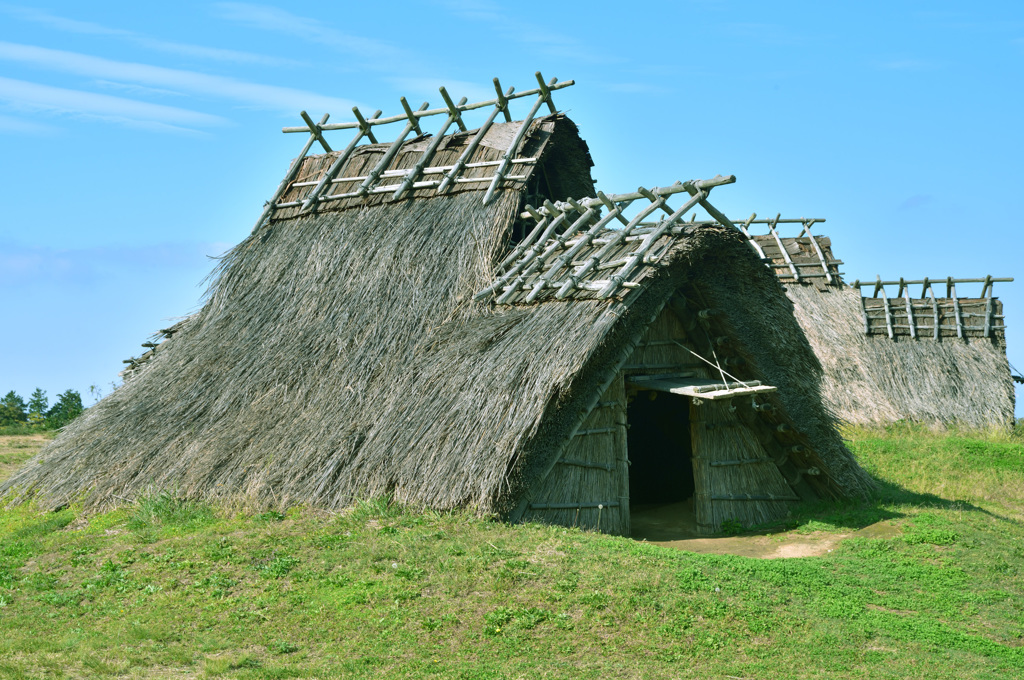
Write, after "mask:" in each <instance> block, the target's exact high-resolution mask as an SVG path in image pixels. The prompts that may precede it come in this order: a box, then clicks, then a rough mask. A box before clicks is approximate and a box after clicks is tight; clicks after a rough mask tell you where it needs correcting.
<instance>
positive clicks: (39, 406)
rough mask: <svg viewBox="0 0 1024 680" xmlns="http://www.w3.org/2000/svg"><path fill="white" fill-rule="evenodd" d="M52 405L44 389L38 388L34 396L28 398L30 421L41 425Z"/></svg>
mask: <svg viewBox="0 0 1024 680" xmlns="http://www.w3.org/2000/svg"><path fill="white" fill-rule="evenodd" d="M49 406H50V402H49V400H48V399H47V398H46V392H45V391H44V390H41V389H39V388H38V387H37V388H36V390H35V392H33V393H32V396H31V397H29V398H28V422H30V423H32V424H33V425H41V424H42V422H43V421H44V420H46V409H48V408H49Z"/></svg>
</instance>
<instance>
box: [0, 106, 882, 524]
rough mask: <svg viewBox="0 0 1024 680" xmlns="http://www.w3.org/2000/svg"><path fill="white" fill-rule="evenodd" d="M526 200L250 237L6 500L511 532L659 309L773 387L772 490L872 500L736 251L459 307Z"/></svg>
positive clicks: (697, 242)
mask: <svg viewBox="0 0 1024 680" xmlns="http://www.w3.org/2000/svg"><path fill="white" fill-rule="evenodd" d="M557 120H561V119H557ZM548 122H549V123H550V122H551V121H548ZM560 124H561V125H571V123H569V122H568V121H564V122H562V123H560ZM570 132H571V133H572V134H571V135H570V137H571V136H572V135H574V134H575V128H574V127H572V128H571V129H570ZM576 139H577V140H578V138H576ZM556 146H557V145H556ZM553 148H555V147H553ZM561 148H562V150H563V152H562V153H563V155H565V156H567V158H564V159H563V160H562V161H559V162H558V163H552V164H549V165H547V166H543V164H541V165H542V167H544V175H545V181H546V187H547V191H549V192H551V191H555V189H553V187H559V186H561V187H566V186H588V185H589V175H587V176H581V169H586V168H587V167H588V162H589V158H587V157H586V149H585V145H583V144H582V142H580V143H579V144H575V146H574V145H573V144H566V145H563V146H561ZM552 153H553V152H552ZM402 162H407V161H402ZM567 168H568V170H566V169H567ZM559 171H563V174H562V175H559ZM527 184H528V183H527V182H523V183H522V184H516V185H513V186H512V187H511V188H507V189H504V190H502V191H501V192H499V194H498V197H497V200H495V201H493V202H492V203H490V204H489V205H487V206H483V205H481V200H480V198H481V192H480V191H462V192H457V193H453V194H449V195H445V196H433V197H426V196H422V195H419V196H415V197H414V198H412V199H407V200H401V201H397V202H380V201H370V202H367V203H366V204H362V205H346V206H341V207H337V208H332V210H331V211H329V212H326V211H322V212H320V213H319V214H309V215H304V216H296V217H289V218H287V219H281V220H278V221H275V222H273V223H271V224H269V225H268V226H265V227H263V228H261V229H259V230H257V231H256V232H255V233H254V234H253V235H252V236H250V237H249V238H247V239H246V240H245V241H243V242H242V243H241V244H239V245H238V246H236V247H235V248H234V249H233V250H232V251H231V252H230V253H229V254H228V255H227V256H226V257H225V258H224V260H223V261H222V262H221V263H220V265H219V267H218V269H217V271H216V272H215V280H214V283H213V284H212V286H211V290H210V293H209V297H208V299H207V301H206V303H205V305H204V306H203V308H202V309H201V310H200V311H199V312H198V313H196V314H195V315H194V316H192V317H190V318H189V319H188V320H187V321H186V322H184V323H183V324H181V325H180V326H179V327H178V328H177V329H176V332H175V333H174V334H173V337H172V338H170V339H168V340H167V341H166V342H165V343H164V344H162V345H161V346H160V347H159V348H158V351H156V352H154V353H153V354H152V356H151V358H150V359H149V360H148V361H147V362H146V363H145V364H144V365H143V367H142V368H141V369H140V370H138V371H137V372H136V375H135V376H134V377H133V378H131V379H130V380H128V381H127V382H126V383H125V385H124V386H123V387H122V388H120V389H118V390H117V391H115V392H114V393H113V394H111V395H109V396H108V397H107V398H106V399H104V400H103V401H101V402H100V403H99V404H97V405H96V406H94V407H93V408H91V409H89V410H88V411H87V412H86V414H85V415H84V416H83V417H81V418H80V419H79V420H77V421H75V422H74V423H73V424H72V425H71V426H69V427H68V428H67V429H66V430H65V431H63V432H62V433H61V434H60V436H59V437H58V438H57V439H56V440H55V441H54V442H53V443H52V444H51V445H49V446H48V447H47V448H46V449H45V450H44V451H43V452H42V453H41V454H40V455H39V456H38V457H37V458H35V459H33V460H32V461H30V462H29V463H28V464H27V465H26V467H25V468H23V469H22V470H21V471H20V472H18V473H17V474H16V475H15V476H14V477H12V478H11V479H10V480H9V481H8V482H7V483H5V484H4V485H3V486H2V487H0V493H2V494H4V495H6V497H8V498H17V499H25V498H30V497H37V498H40V499H42V500H44V501H45V502H46V503H49V504H51V505H60V504H63V503H68V502H73V501H75V500H82V501H83V502H84V504H85V505H86V506H87V507H100V506H104V505H108V504H111V503H113V502H115V501H116V500H117V499H124V498H132V497H134V496H137V495H138V494H140V493H142V492H144V491H145V490H146V489H149V488H154V487H155V488H172V489H175V490H176V491H177V492H178V493H180V494H182V495H184V496H188V497H197V498H199V497H201V498H212V499H231V498H239V497H241V498H244V499H246V501H247V502H249V503H250V504H253V505H257V506H278V507H280V506H285V505H289V504H294V503H309V504H313V505H317V506H320V507H325V508H332V509H337V508H342V507H344V506H346V505H348V504H349V503H350V502H351V501H352V500H353V499H355V498H358V497H365V496H367V495H374V494H390V495H392V496H393V497H394V498H396V499H397V500H400V501H403V502H407V503H411V504H416V505H423V506H430V507H433V508H437V509H447V508H454V507H460V506H470V507H474V508H476V509H477V510H478V511H480V512H485V513H497V514H499V515H501V516H513V517H518V516H522V514H521V513H519V514H517V513H518V510H517V508H519V507H520V506H522V504H523V503H524V502H525V501H524V499H526V498H527V497H528V495H529V494H530V493H534V492H536V491H537V490H538V489H541V488H542V487H543V485H544V483H546V482H545V480H546V479H554V478H552V477H546V473H547V471H548V470H549V469H550V468H551V465H552V464H553V462H554V461H555V460H556V459H557V458H558V456H560V455H561V454H562V453H563V451H565V450H566V449H567V448H569V449H570V450H572V449H571V446H570V445H571V444H572V441H571V439H570V438H571V436H572V435H573V433H574V432H576V431H577V430H578V429H579V428H580V425H581V424H582V423H583V422H584V421H586V420H587V419H588V418H590V419H591V422H596V423H598V424H601V423H603V422H605V421H607V420H609V418H608V417H607V416H601V415H595V414H594V412H593V411H594V409H595V408H598V409H600V408H601V405H600V399H601V397H602V395H605V396H606V398H616V395H617V394H619V393H618V392H617V391H616V390H618V389H619V388H618V387H617V386H616V385H617V384H616V383H615V380H616V379H617V378H618V379H619V380H621V379H622V367H623V366H624V365H625V363H626V362H627V361H628V360H629V359H630V357H631V356H632V355H633V348H634V347H635V346H636V344H637V343H638V342H639V341H640V340H641V338H642V337H644V335H645V333H647V332H648V329H649V328H650V326H651V323H652V321H653V320H656V319H657V318H658V317H659V315H660V314H662V313H664V310H665V309H666V308H667V306H673V305H675V306H676V307H677V308H679V309H682V310H683V311H680V312H679V315H680V318H688V315H690V316H692V315H691V314H690V313H689V312H686V310H685V307H686V304H687V302H688V301H697V302H696V303H695V304H697V305H698V306H699V308H707V307H711V308H714V309H717V310H720V311H721V312H722V313H721V314H720V316H719V317H716V319H715V321H714V324H713V325H708V327H707V328H706V329H705V330H704V331H702V332H703V333H704V334H705V336H707V337H705V338H704V339H703V340H700V341H697V340H695V341H694V343H696V344H694V345H693V346H694V347H696V348H698V349H700V342H710V337H711V336H717V335H721V334H725V335H727V336H728V337H729V338H731V339H732V341H733V346H732V348H731V349H730V352H731V353H732V355H734V356H735V357H736V358H738V359H742V360H743V361H744V362H745V364H744V366H745V367H746V368H745V369H744V370H745V371H746V372H745V373H744V375H742V376H741V377H743V378H744V379H752V378H755V377H756V378H759V379H762V380H764V381H766V382H769V383H771V384H772V385H776V386H778V393H777V395H775V396H773V397H772V402H773V403H774V404H776V406H777V408H776V409H775V411H774V413H775V416H773V417H774V418H775V420H774V421H771V420H768V421H764V422H762V421H757V422H754V421H753V420H752V421H751V422H750V423H748V425H749V426H750V427H751V430H752V431H753V432H755V433H759V435H760V436H762V439H764V438H765V437H768V436H769V434H768V433H769V429H770V428H772V427H774V426H775V425H774V423H776V422H777V423H780V424H783V425H786V426H787V427H789V428H790V429H792V430H794V432H793V434H792V435H787V436H790V437H791V438H792V441H790V442H789V444H799V446H797V447H795V448H799V449H801V450H802V451H805V452H804V453H802V454H799V455H796V454H794V455H793V456H792V457H791V458H790V461H789V462H786V463H785V465H790V466H791V468H792V469H790V468H780V469H781V470H783V474H784V473H785V471H786V470H789V471H790V472H791V473H792V472H793V471H794V470H800V469H805V468H808V467H815V468H820V469H821V470H822V473H823V474H822V475H821V476H820V477H819V478H815V479H814V480H812V481H813V484H812V486H813V489H811V492H810V493H812V496H832V497H838V496H849V495H860V494H864V493H867V492H868V491H869V490H870V488H871V481H870V478H869V477H868V476H867V475H866V474H865V473H864V472H863V471H862V470H860V468H859V467H857V465H856V463H855V462H854V461H853V459H852V457H851V456H850V454H849V452H848V451H846V449H845V448H844V447H843V444H842V442H841V440H840V439H839V436H838V435H837V434H836V431H835V429H834V427H833V425H834V423H833V420H832V418H831V416H830V415H829V414H828V413H827V412H826V410H825V409H824V408H823V407H822V404H821V399H820V394H819V392H818V390H819V386H820V383H821V375H820V374H821V368H820V365H819V364H818V362H817V359H816V358H815V357H814V354H813V352H812V351H811V349H810V346H809V345H808V344H807V341H806V339H805V338H804V336H803V334H802V333H801V332H800V329H799V327H798V326H797V324H796V321H795V320H794V317H793V313H792V306H791V304H790V303H789V301H788V300H787V299H786V297H785V296H784V294H783V292H782V289H781V287H780V285H779V283H778V282H777V281H776V279H775V278H774V276H772V274H771V273H770V272H769V271H768V270H767V269H766V268H765V267H764V266H763V265H762V264H761V263H760V262H759V261H758V260H757V258H756V257H755V256H754V254H753V253H752V251H751V250H750V249H749V247H748V246H747V245H746V244H745V242H744V241H743V239H742V238H741V237H740V236H739V235H738V234H737V233H735V232H733V231H730V230H726V229H725V228H721V227H716V226H707V227H699V228H691V229H690V230H689V231H688V232H687V233H686V234H685V236H683V237H681V238H680V239H678V240H677V242H676V244H675V245H674V246H673V247H672V249H671V250H670V251H669V252H668V253H666V254H665V256H664V257H663V258H662V261H661V266H659V267H658V268H657V270H656V272H654V273H652V274H650V275H648V276H646V278H644V279H643V285H642V286H641V287H640V288H638V289H635V290H632V291H630V292H628V294H626V295H625V296H616V297H613V298H611V299H608V300H594V299H568V300H563V301H550V302H544V303H541V304H532V305H521V306H511V307H498V308H496V307H493V306H492V305H491V304H490V303H489V302H486V301H483V302H474V301H473V299H472V298H473V294H474V292H476V291H478V290H481V289H482V288H484V287H486V286H487V284H488V283H490V281H491V280H492V277H493V274H494V270H495V267H496V264H497V263H498V262H499V261H500V259H501V256H502V255H503V254H504V252H505V250H506V248H507V242H508V239H509V237H510V234H512V232H513V228H514V226H515V223H516V219H517V214H518V212H519V210H520V209H521V203H522V201H523V194H524V193H525V192H527V191H529V190H530V188H529V187H528V186H527ZM548 196H549V197H551V198H554V199H560V198H564V196H562V195H558V194H552V193H548ZM339 203H341V202H339ZM618 384H619V385H621V383H618ZM609 395H610V396H609ZM623 407H624V404H623ZM740 415H743V414H742V413H741V414H740ZM747 416H749V417H750V418H754V420H756V418H755V417H754V416H752V415H751V414H746V416H744V417H747ZM737 417H739V416H737ZM759 428H760V429H759ZM766 428H768V429H766ZM774 445H775V444H773V443H771V442H769V443H767V444H765V446H774ZM619 449H620V450H621V447H619ZM607 450H608V451H614V450H615V447H607ZM577 453H579V454H580V455H585V454H586V452H579V451H578V452H577ZM623 455H624V454H623ZM773 455H774V454H773ZM780 464H781V463H780ZM620 467H621V469H622V470H624V469H625V466H624V465H622V466H620ZM573 479H574V480H575V481H571V482H568V483H567V486H566V487H565V488H566V489H567V490H566V491H565V494H566V497H569V498H573V499H575V500H577V501H578V500H580V498H583V497H585V495H586V494H588V493H591V492H593V493H596V494H598V495H601V494H610V493H613V492H615V491H616V488H615V485H616V484H620V486H621V478H620V481H619V482H615V481H612V482H609V481H608V478H607V477H603V478H602V477H601V476H600V475H595V474H592V473H591V472H589V471H586V472H585V473H580V474H577V475H576V477H575V478H573ZM609 484H610V485H611V486H609ZM602 485H603V486H602ZM569 487H574V488H573V489H570V488H569ZM794 488H796V487H794ZM800 488H804V487H800ZM808 488H809V487H808ZM618 491H620V492H621V488H618ZM766 512H768V511H766ZM772 512H774V513H775V514H776V515H777V514H778V512H777V509H776V510H772V511H770V512H769V515H770V514H771V513H772ZM577 514H578V513H577ZM549 520H550V521H561V522H563V523H570V522H569V521H568V519H567V518H559V517H558V516H557V515H555V516H552V517H549ZM609 521H613V520H609ZM614 522H617V524H615V523H614ZM587 525H588V526H593V525H595V522H594V521H593V519H588V524H587ZM601 528H602V529H603V530H606V531H607V530H611V531H620V532H621V531H624V530H625V529H626V528H628V522H626V521H625V520H624V519H623V517H622V516H620V517H619V518H618V519H615V520H614V521H613V524H611V525H609V526H605V525H604V524H603V522H602V524H601Z"/></svg>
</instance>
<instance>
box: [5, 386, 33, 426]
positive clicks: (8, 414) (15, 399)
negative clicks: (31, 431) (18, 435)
mask: <svg viewBox="0 0 1024 680" xmlns="http://www.w3.org/2000/svg"><path fill="white" fill-rule="evenodd" d="M27 420H28V415H27V414H26V413H25V400H24V399H22V398H21V397H19V396H18V395H17V394H15V392H14V390H11V391H10V392H8V393H7V394H5V395H4V397H3V399H0V425H14V424H16V423H24V422H25V421H27Z"/></svg>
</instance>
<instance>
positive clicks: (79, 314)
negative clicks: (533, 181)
mask: <svg viewBox="0 0 1024 680" xmlns="http://www.w3.org/2000/svg"><path fill="white" fill-rule="evenodd" d="M626 7H627V6H624V5H622V4H615V5H612V4H610V3H609V4H603V3H593V2H588V3H579V2H562V3H550V2H548V3H537V2H517V3H497V2H488V1H487V0H480V1H461V2H460V1H450V2H446V1H430V0H424V1H423V2H419V3H415V4H409V5H395V4H392V5H388V6H380V5H374V4H373V3H335V4H334V5H330V4H328V5H323V4H321V5H309V4H305V5H303V4H302V3H288V4H284V3H280V4H255V3H244V2H222V3H191V2H176V3H138V2H133V3H118V2H100V3H89V4H83V3H77V2H76V3H72V2H50V3H47V2H39V3H33V4H32V5H31V6H29V5H27V4H17V3H13V4H6V3H3V2H0V199H2V200H3V203H4V210H3V213H2V214H3V217H2V221H0V291H3V301H4V302H3V306H4V314H3V318H4V325H3V331H2V332H0V391H6V390H8V389H14V390H16V391H18V392H19V393H21V394H22V395H27V394H28V393H30V392H31V391H32V389H33V388H35V387H36V386H39V387H42V388H43V389H45V390H47V391H48V393H49V395H50V396H51V397H52V396H54V395H56V394H57V393H58V392H60V391H63V390H64V389H67V388H73V389H77V390H79V391H81V392H82V393H83V396H86V397H87V396H88V394H87V393H88V391H89V386H90V385H96V386H97V387H98V388H99V389H100V390H102V391H103V392H104V393H106V392H109V390H110V383H111V382H113V381H116V380H117V373H118V371H119V370H120V369H121V367H122V364H121V360H122V359H125V358H127V357H129V356H137V355H138V353H139V352H140V347H139V344H140V343H141V342H143V341H145V340H146V339H147V337H148V336H149V335H150V334H152V333H153V332H154V331H156V330H158V329H160V328H164V327H166V326H167V325H169V324H170V323H172V322H173V320H174V319H176V318H178V317H181V316H184V315H187V314H189V313H190V312H192V311H194V310H195V309H196V308H197V305H198V303H199V301H200V298H201V296H202V292H203V290H204V284H203V279H204V277H205V275H206V274H207V273H208V272H209V271H210V269H211V268H212V266H213V264H214V262H213V260H211V259H210V258H211V257H213V256H216V255H219V254H220V253H222V252H223V251H224V250H225V249H226V248H228V247H229V246H231V245H233V244H234V243H237V242H238V241H240V240H241V239H242V238H244V237H245V236H246V235H247V234H248V233H249V231H250V229H251V228H252V226H253V223H254V222H255V220H256V218H257V216H258V215H259V213H260V211H261V208H262V204H263V202H264V201H265V200H267V199H268V198H269V197H270V196H271V194H272V193H273V191H274V189H275V188H276V186H277V183H278V181H279V180H280V178H281V176H282V175H283V174H284V172H285V170H286V169H287V166H288V163H289V160H290V159H291V158H292V157H293V156H294V155H295V154H296V153H297V152H298V150H299V148H300V147H301V145H302V143H303V139H302V138H301V137H300V136H298V135H284V134H281V132H280V128H281V127H282V126H285V125H298V124H301V119H299V117H298V112H299V111H300V110H307V111H309V113H310V115H311V116H312V117H313V118H314V119H319V118H320V116H321V115H322V114H323V113H325V112H330V113H331V114H333V116H332V118H333V120H348V119H349V118H350V115H351V114H350V113H348V112H350V110H351V107H352V106H353V105H358V106H360V108H362V109H364V110H369V111H373V110H375V109H377V108H380V109H383V110H384V112H385V114H392V113H398V112H399V111H400V110H401V109H400V106H399V103H398V99H399V97H400V96H403V95H404V96H406V97H408V99H409V101H410V102H411V103H412V104H413V106H416V105H417V104H418V103H419V102H422V101H430V102H431V104H432V105H434V106H438V105H440V104H441V99H440V96H439V95H438V94H437V87H438V86H440V85H445V86H446V87H447V88H448V90H449V91H450V92H451V94H452V95H453V97H454V98H455V99H458V98H459V97H461V96H467V97H469V98H470V99H471V100H475V99H478V98H480V99H483V98H488V97H489V96H490V92H491V91H492V90H491V84H490V81H491V78H493V77H494V76H499V77H500V78H501V79H502V82H503V83H504V84H505V85H506V86H508V85H515V86H516V87H517V88H518V89H526V88H528V87H531V84H533V83H534V82H535V81H534V79H533V73H534V71H536V70H541V71H542V72H543V73H544V74H545V76H546V77H552V76H558V77H559V78H561V79H569V78H572V79H575V80H576V82H577V85H576V86H575V87H573V88H571V89H568V90H565V91H563V92H560V93H557V94H556V96H555V102H556V104H557V105H558V106H559V108H561V109H563V110H566V111H567V112H568V114H569V115H570V116H571V117H572V118H573V119H574V120H575V121H576V122H577V124H578V125H579V127H580V130H581V133H582V135H583V137H584V138H585V139H586V140H587V141H588V143H589V145H590V148H591V153H592V155H593V158H594V161H595V163H596V167H595V168H594V176H595V177H596V178H597V179H598V186H599V187H601V188H602V189H604V190H605V191H609V192H619V191H630V190H633V189H634V188H635V187H637V186H638V185H644V186H655V185H662V186H663V185H666V184H670V183H672V182H674V181H675V180H678V179H690V178H701V177H710V176H713V175H715V174H718V173H721V174H735V175H736V176H737V178H738V182H737V183H736V184H735V185H733V186H729V187H723V188H721V189H718V190H717V191H716V192H715V194H714V196H713V199H714V202H715V204H716V205H717V206H718V207H720V208H721V209H723V210H724V211H725V212H727V214H729V215H732V216H746V215H749V214H750V213H751V212H755V211H756V212H757V213H758V214H759V215H762V216H774V215H775V214H776V213H779V212H781V213H782V214H783V216H784V217H787V216H788V217H799V216H807V217H811V216H813V217H824V218H826V219H827V223H826V224H825V225H822V226H821V227H819V229H818V232H819V233H821V234H825V235H828V236H830V237H831V238H832V240H833V245H834V249H835V251H836V254H837V255H838V256H839V257H840V258H841V259H843V260H844V261H845V262H846V265H845V267H843V271H844V272H845V273H846V275H847V279H848V280H853V279H855V278H861V279H867V278H872V279H873V278H874V276H875V275H876V274H881V275H882V276H883V278H887V279H888V278H898V277H899V276H905V277H907V278H920V277H922V276H931V277H945V276H948V275H955V276H979V275H980V276H983V275H985V274H993V275H999V276H1014V277H1017V279H1018V281H1017V282H1015V283H1012V284H999V285H997V286H996V292H997V294H998V295H999V297H1000V298H1001V299H1002V300H1003V302H1004V304H1005V305H1006V311H1007V317H1008V318H1007V324H1008V325H1009V326H1010V328H1009V330H1008V331H1007V339H1008V343H1009V356H1010V361H1011V362H1012V363H1014V364H1015V365H1016V366H1018V367H1024V328H1022V327H1021V326H1018V325H1017V324H1019V323H1021V321H1020V320H1024V293H1022V292H1021V291H1022V290H1024V270H1022V267H1021V261H1022V257H1021V251H1022V245H1024V236H1022V235H1021V230H1022V225H1021V224H1020V218H1019V217H1018V215H1019V214H1020V210H1019V207H1018V206H1017V204H1016V198H1017V196H1018V195H1019V187H1020V185H1021V181H1022V179H1024V172H1022V170H1021V157H1022V153H1021V152H1022V147H1024V145H1022V141H1024V140H1022V138H1024V127H1022V125H1021V111H1020V109H1021V103H1022V100H1024V82H1022V81H1024V70H1022V66H1024V5H1021V4H1020V3H1015V2H1002V3H1001V2H989V3H982V4H979V5H969V6H968V5H964V4H963V3H959V2H956V3H954V2H936V1H929V2H896V1H889V2H859V3H821V2H790V3H784V2H775V3H765V2H717V1H713V0H694V1H690V2H686V1H679V0H677V1H675V2H648V3H644V4H642V5H633V6H632V7H635V8H636V11H635V14H634V15H633V16H628V12H627V11H626ZM314 11H316V12H317V13H316V14H314V13H313V12H314ZM470 122H472V121H470ZM334 134H335V135H338V136H337V137H335V139H336V140H337V141H338V144H344V143H345V142H346V141H347V139H346V138H345V137H344V135H345V134H346V133H344V132H339V133H334ZM978 288H980V286H979V287H978ZM965 292H971V290H970V289H969V288H968V289H966V290H961V293H965ZM1022 396H1024V395H1022V394H1021V392H1020V390H1018V399H1019V400H1020V398H1021V397H1022ZM89 401H91V400H90V399H88V398H87V402H89ZM1017 410H1018V415H1020V414H1021V413H1022V408H1021V406H1018V409H1017Z"/></svg>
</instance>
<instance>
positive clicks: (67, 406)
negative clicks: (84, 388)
mask: <svg viewBox="0 0 1024 680" xmlns="http://www.w3.org/2000/svg"><path fill="white" fill-rule="evenodd" d="M83 410H84V409H83V408H82V395H80V394H79V393H78V391H77V390H67V391H66V392H62V393H60V394H58V395H57V403H56V404H54V405H53V408H51V409H50V410H49V411H47V412H46V426H47V427H50V428H54V429H56V428H58V427H64V426H65V425H67V424H68V423H70V422H71V421H72V420H74V419H75V418H77V417H78V416H80V415H82V411H83Z"/></svg>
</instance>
